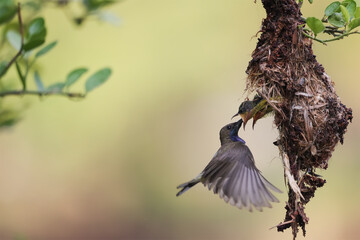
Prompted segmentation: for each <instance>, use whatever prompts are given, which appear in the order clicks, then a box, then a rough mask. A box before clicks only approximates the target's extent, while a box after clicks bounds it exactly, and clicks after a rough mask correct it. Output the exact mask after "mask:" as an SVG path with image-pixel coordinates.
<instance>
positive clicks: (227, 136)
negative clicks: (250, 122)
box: [220, 119, 245, 144]
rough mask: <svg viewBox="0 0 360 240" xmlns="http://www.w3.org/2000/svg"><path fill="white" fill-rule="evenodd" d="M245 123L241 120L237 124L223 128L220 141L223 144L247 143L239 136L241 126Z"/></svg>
mask: <svg viewBox="0 0 360 240" xmlns="http://www.w3.org/2000/svg"><path fill="white" fill-rule="evenodd" d="M242 123H243V120H242V119H240V120H239V121H237V122H234V123H230V124H228V125H226V126H225V127H223V128H222V129H221V130H220V140H221V144H223V143H226V142H242V143H244V144H245V141H244V140H243V139H242V138H240V137H239V136H238V132H239V129H240V127H241V124H242Z"/></svg>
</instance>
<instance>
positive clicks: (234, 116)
mask: <svg viewBox="0 0 360 240" xmlns="http://www.w3.org/2000/svg"><path fill="white" fill-rule="evenodd" d="M239 115H240V114H239V113H237V114H235V115H234V116H232V118H231V119H233V118H234V117H236V116H239Z"/></svg>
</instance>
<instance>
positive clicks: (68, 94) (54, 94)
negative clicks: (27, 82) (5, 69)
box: [0, 90, 86, 98]
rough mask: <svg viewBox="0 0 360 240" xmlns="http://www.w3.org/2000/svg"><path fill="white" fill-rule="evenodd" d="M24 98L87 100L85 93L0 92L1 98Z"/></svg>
mask: <svg viewBox="0 0 360 240" xmlns="http://www.w3.org/2000/svg"><path fill="white" fill-rule="evenodd" d="M11 95H12V96H23V95H36V96H39V97H42V96H50V95H51V96H65V97H69V98H85V96H86V94H83V93H66V92H53V91H44V92H39V91H31V90H14V91H5V92H0V97H1V98H2V97H6V96H11Z"/></svg>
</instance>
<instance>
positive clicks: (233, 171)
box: [176, 119, 281, 211]
mask: <svg viewBox="0 0 360 240" xmlns="http://www.w3.org/2000/svg"><path fill="white" fill-rule="evenodd" d="M242 122H243V120H242V119H240V120H239V121H238V122H234V123H230V124H228V125H226V126H225V127H223V128H222V129H221V130H220V142H221V147H220V149H219V150H218V151H217V152H216V154H215V156H214V157H213V158H212V159H211V161H210V163H209V164H208V165H207V166H206V167H205V169H204V170H203V171H202V172H201V173H200V174H199V175H198V176H197V177H196V178H194V179H193V180H191V181H189V182H186V183H183V184H181V185H179V186H178V187H177V188H178V189H180V188H181V190H180V191H179V192H178V193H177V194H176V196H180V195H181V194H183V193H184V192H186V191H187V190H189V189H190V188H191V187H193V186H194V185H196V184H198V183H199V182H201V183H203V184H204V186H207V187H208V188H209V190H213V191H214V193H215V194H219V195H220V198H223V199H224V200H225V202H230V204H231V205H233V206H236V207H238V208H248V209H249V210H250V211H252V206H254V207H255V208H256V209H258V210H259V211H262V208H263V207H271V204H270V202H279V200H278V199H277V198H276V197H275V196H274V195H273V194H272V193H271V192H270V190H272V191H275V192H279V193H281V191H280V190H279V189H278V188H276V187H275V186H274V185H272V184H271V183H270V182H269V181H267V180H266V179H265V178H264V177H263V176H262V175H261V173H260V171H259V170H258V169H257V168H256V166H255V163H254V157H253V155H252V153H251V151H250V149H249V148H248V147H247V146H246V145H245V141H244V140H243V139H241V138H240V137H239V136H238V131H239V129H240V127H241V124H242Z"/></svg>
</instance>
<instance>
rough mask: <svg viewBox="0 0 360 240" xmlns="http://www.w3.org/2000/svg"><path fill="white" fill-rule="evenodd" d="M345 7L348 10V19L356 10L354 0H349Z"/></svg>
mask: <svg viewBox="0 0 360 240" xmlns="http://www.w3.org/2000/svg"><path fill="white" fill-rule="evenodd" d="M346 9H347V10H348V12H349V15H350V19H351V18H354V15H355V11H356V2H355V1H353V0H351V1H349V2H348V4H347V5H346Z"/></svg>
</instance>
